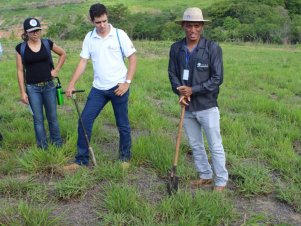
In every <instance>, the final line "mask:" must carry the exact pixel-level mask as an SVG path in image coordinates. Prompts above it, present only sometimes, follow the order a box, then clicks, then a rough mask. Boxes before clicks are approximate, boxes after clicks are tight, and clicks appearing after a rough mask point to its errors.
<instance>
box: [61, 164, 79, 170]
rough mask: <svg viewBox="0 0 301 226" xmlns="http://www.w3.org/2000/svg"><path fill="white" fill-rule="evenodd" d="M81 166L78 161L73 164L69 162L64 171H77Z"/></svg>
mask: <svg viewBox="0 0 301 226" xmlns="http://www.w3.org/2000/svg"><path fill="white" fill-rule="evenodd" d="M79 168H80V165H78V164H76V163H72V164H69V165H67V166H64V167H63V170H64V171H76V170H78V169H79Z"/></svg>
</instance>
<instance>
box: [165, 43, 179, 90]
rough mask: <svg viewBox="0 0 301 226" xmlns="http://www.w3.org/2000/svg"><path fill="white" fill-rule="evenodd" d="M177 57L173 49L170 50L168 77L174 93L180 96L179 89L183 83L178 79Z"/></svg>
mask: <svg viewBox="0 0 301 226" xmlns="http://www.w3.org/2000/svg"><path fill="white" fill-rule="evenodd" d="M176 67H177V65H176V57H175V53H174V49H173V47H171V48H170V52H169V63H168V77H169V81H170V84H171V88H172V90H173V92H174V93H176V94H177V95H180V93H179V90H178V89H177V88H178V87H179V86H181V81H180V80H179V78H178V75H177V73H179V72H177V70H176Z"/></svg>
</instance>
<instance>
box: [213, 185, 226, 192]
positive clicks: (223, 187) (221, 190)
mask: <svg viewBox="0 0 301 226" xmlns="http://www.w3.org/2000/svg"><path fill="white" fill-rule="evenodd" d="M225 188H226V186H215V187H214V188H213V191H216V192H223V191H224V190H225Z"/></svg>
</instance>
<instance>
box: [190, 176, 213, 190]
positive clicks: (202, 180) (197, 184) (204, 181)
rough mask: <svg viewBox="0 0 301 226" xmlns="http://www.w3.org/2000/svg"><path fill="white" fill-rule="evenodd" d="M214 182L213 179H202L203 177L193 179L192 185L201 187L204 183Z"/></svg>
mask: <svg viewBox="0 0 301 226" xmlns="http://www.w3.org/2000/svg"><path fill="white" fill-rule="evenodd" d="M212 182H213V179H202V178H199V179H197V180H192V181H191V182H190V185H191V186H192V187H196V188H199V187H201V186H204V185H210V184H212Z"/></svg>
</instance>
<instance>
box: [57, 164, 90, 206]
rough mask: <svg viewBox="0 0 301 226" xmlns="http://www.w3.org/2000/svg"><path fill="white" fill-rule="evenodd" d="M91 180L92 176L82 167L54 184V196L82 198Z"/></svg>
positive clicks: (63, 198)
mask: <svg viewBox="0 0 301 226" xmlns="http://www.w3.org/2000/svg"><path fill="white" fill-rule="evenodd" d="M93 182H95V178H94V176H93V175H92V174H91V173H90V172H89V170H88V169H85V168H84V167H83V168H81V169H79V170H78V171H77V172H76V173H75V174H69V175H66V177H65V178H64V179H63V180H60V181H59V182H57V183H56V184H55V196H56V197H57V198H58V199H62V200H70V199H78V198H82V197H84V196H85V194H86V193H87V191H88V189H89V188H90V187H91V186H92V185H93Z"/></svg>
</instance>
